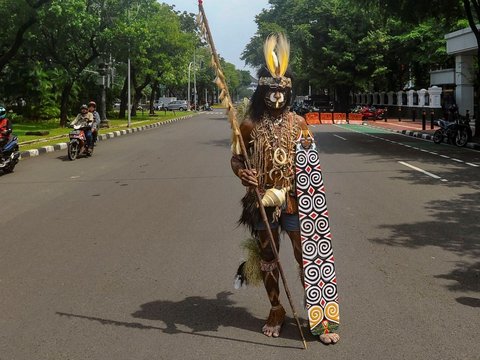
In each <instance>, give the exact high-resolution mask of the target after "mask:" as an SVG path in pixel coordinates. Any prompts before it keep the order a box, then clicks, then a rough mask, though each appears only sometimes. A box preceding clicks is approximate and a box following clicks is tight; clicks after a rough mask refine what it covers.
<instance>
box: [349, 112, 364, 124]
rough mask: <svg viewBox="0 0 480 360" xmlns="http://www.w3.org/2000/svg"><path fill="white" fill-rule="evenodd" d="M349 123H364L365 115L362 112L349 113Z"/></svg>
mask: <svg viewBox="0 0 480 360" xmlns="http://www.w3.org/2000/svg"><path fill="white" fill-rule="evenodd" d="M348 123H349V124H360V125H361V124H362V123H363V115H362V114H355V113H350V114H348Z"/></svg>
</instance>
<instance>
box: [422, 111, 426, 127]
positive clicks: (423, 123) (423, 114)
mask: <svg viewBox="0 0 480 360" xmlns="http://www.w3.org/2000/svg"><path fill="white" fill-rule="evenodd" d="M426 128H427V112H426V111H425V110H423V111H422V130H425V129H426Z"/></svg>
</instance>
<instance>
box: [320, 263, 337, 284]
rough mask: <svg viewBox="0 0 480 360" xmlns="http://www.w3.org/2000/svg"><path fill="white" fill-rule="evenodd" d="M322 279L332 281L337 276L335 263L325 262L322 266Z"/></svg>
mask: <svg viewBox="0 0 480 360" xmlns="http://www.w3.org/2000/svg"><path fill="white" fill-rule="evenodd" d="M321 270H322V271H321V274H322V280H323V281H325V282H329V281H332V280H333V278H334V277H335V265H333V264H332V263H329V262H324V263H323V264H322V266H321Z"/></svg>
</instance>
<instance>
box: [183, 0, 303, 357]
mask: <svg viewBox="0 0 480 360" xmlns="http://www.w3.org/2000/svg"><path fill="white" fill-rule="evenodd" d="M198 8H199V10H200V15H201V19H200V21H199V25H200V27H201V31H202V33H203V35H204V36H205V38H206V40H207V43H208V45H209V46H210V50H211V52H212V56H213V63H212V65H213V66H214V68H215V70H216V74H217V85H218V86H219V87H220V88H221V90H222V95H223V96H224V103H225V105H226V106H227V111H228V113H229V119H230V124H231V127H232V131H233V134H234V139H233V141H234V146H235V143H236V144H238V145H239V146H240V150H241V153H242V155H243V157H244V159H245V167H246V169H248V170H251V169H252V166H251V164H250V160H249V157H248V153H247V148H246V147H245V142H244V141H243V137H242V134H241V132H240V126H239V125H238V121H237V116H236V110H235V108H234V106H233V103H232V98H231V97H230V92H229V91H228V86H227V83H226V81H225V76H224V74H223V71H222V66H221V63H220V59H219V57H218V53H217V50H216V48H215V43H214V42H213V37H212V33H211V31H210V27H209V25H208V20H207V16H206V15H205V9H204V8H203V0H198ZM188 100H189V101H190V99H188ZM235 140H236V141H235ZM255 195H256V198H257V203H258V208H259V210H260V215H261V217H262V220H263V223H264V224H265V227H266V229H267V233H268V238H269V241H270V246H271V247H272V250H273V254H274V256H275V260H276V262H277V265H278V270H279V273H280V277H281V278H282V283H283V287H284V288H285V293H286V295H287V298H288V302H289V303H290V307H291V309H292V312H293V317H294V318H295V322H296V323H297V327H298V331H299V333H300V337H301V339H302V343H303V347H304V349H307V342H306V341H305V337H304V336H303V331H302V327H301V325H300V321H299V320H298V315H297V312H296V310H295V306H294V305H293V301H292V296H291V294H290V290H289V288H288V285H287V280H286V278H285V273H284V272H283V267H282V264H281V263H280V258H279V256H278V249H277V246H276V244H275V241H274V238H273V234H272V230H271V228H270V223H269V221H268V217H267V213H266V212H265V207H264V206H263V204H262V196H261V195H260V191H259V189H258V187H256V188H255Z"/></svg>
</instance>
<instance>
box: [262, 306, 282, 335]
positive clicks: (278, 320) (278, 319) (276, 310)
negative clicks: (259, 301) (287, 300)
mask: <svg viewBox="0 0 480 360" xmlns="http://www.w3.org/2000/svg"><path fill="white" fill-rule="evenodd" d="M284 321H285V309H284V308H283V306H282V305H277V306H272V308H271V309H270V314H269V315H268V319H267V321H266V323H265V325H264V326H263V328H262V332H263V334H264V335H266V336H268V337H279V336H280V330H281V329H282V325H283V322H284Z"/></svg>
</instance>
